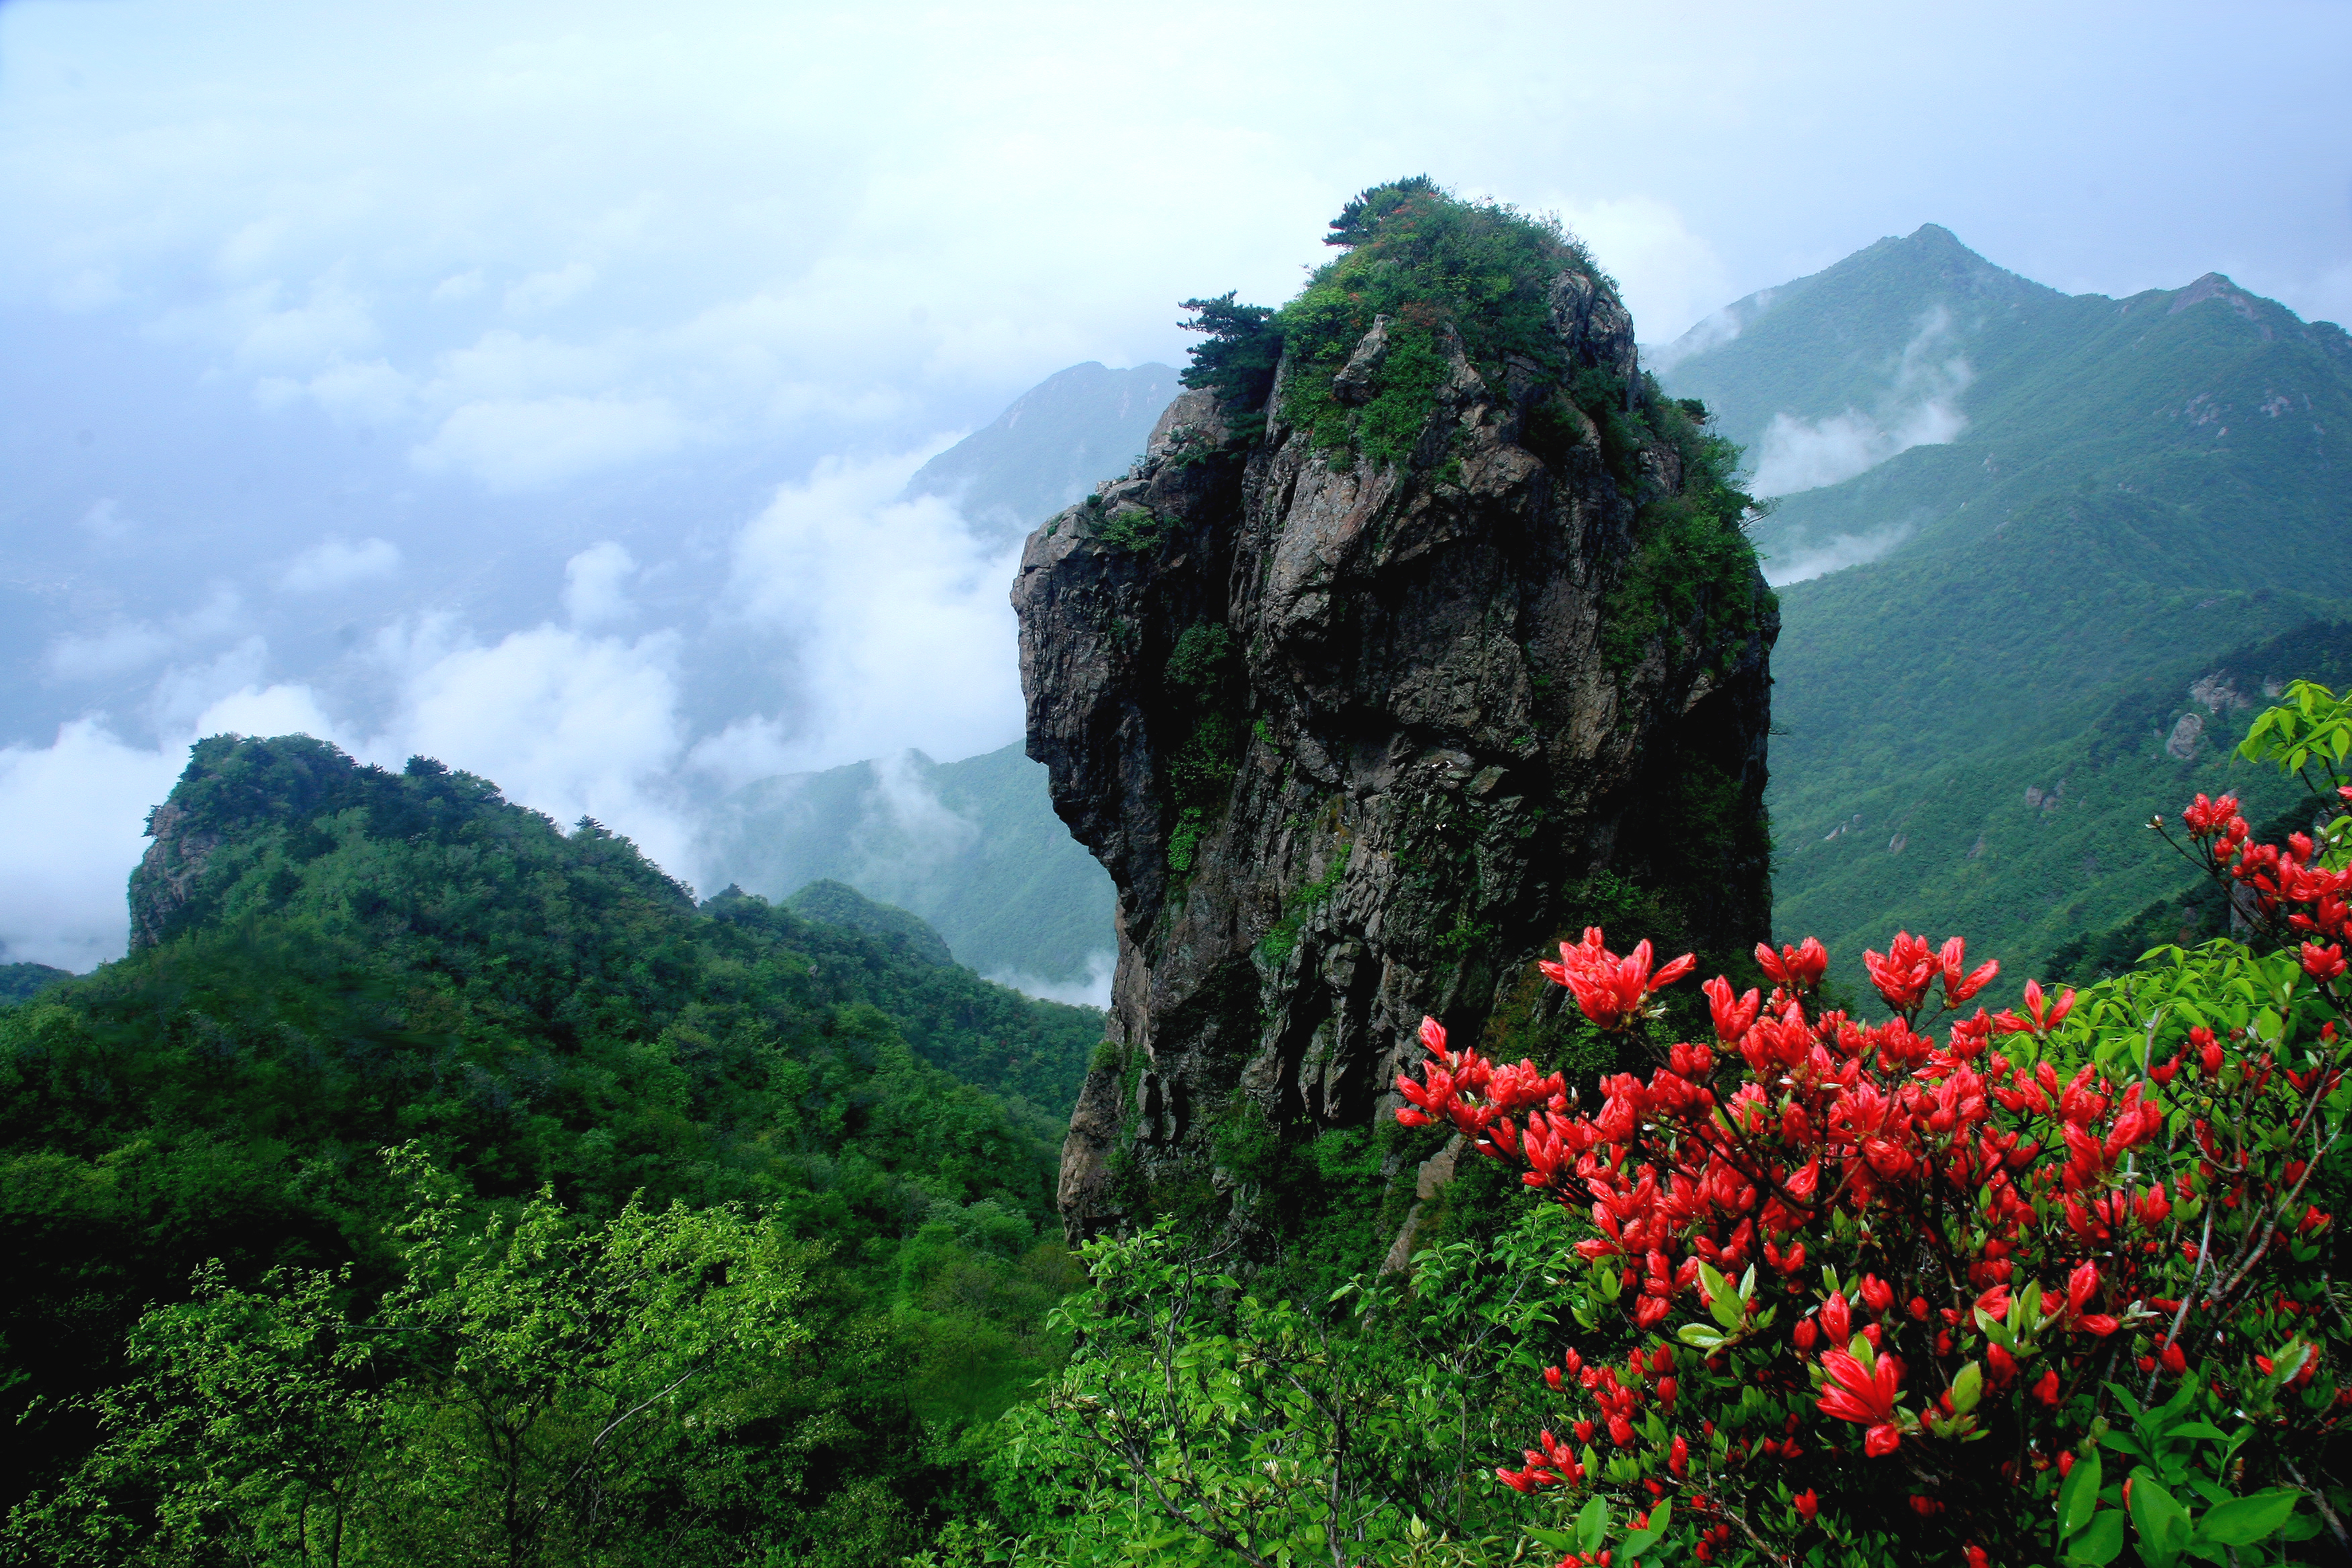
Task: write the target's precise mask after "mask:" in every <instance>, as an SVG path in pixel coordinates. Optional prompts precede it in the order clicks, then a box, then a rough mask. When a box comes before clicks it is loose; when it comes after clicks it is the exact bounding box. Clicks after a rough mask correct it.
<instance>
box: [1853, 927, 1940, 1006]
mask: <svg viewBox="0 0 2352 1568" xmlns="http://www.w3.org/2000/svg"><path fill="white" fill-rule="evenodd" d="M1862 966H1863V968H1864V969H1866V970H1868V971H1869V972H1870V983H1871V984H1873V985H1874V986H1876V987H1877V988H1878V994H1880V995H1881V996H1884V997H1885V998H1886V1005H1888V1006H1889V1007H1892V1008H1894V1009H1895V1011H1896V1012H1898V1013H1903V1014H1908V1013H1910V1012H1911V1011H1912V1010H1913V1009H1914V1008H1916V1007H1917V1006H1918V1005H1919V1002H1920V999H1921V998H1923V997H1924V996H1926V995H1927V985H1928V983H1929V982H1930V981H1932V980H1934V979H1935V978H1936V977H1937V975H1938V974H1940V973H1943V968H1942V965H1941V963H1940V962H1939V961H1938V960H1937V956H1936V953H1935V952H1934V951H1933V950H1932V949H1930V948H1929V947H1928V945H1927V939H1926V938H1925V937H1916V936H1913V935H1912V934H1911V933H1910V932H1909V931H1896V932H1895V940H1894V941H1893V942H1888V943H1887V944H1886V951H1885V952H1870V951H1869V950H1868V949H1864V952H1863V955H1862Z"/></svg>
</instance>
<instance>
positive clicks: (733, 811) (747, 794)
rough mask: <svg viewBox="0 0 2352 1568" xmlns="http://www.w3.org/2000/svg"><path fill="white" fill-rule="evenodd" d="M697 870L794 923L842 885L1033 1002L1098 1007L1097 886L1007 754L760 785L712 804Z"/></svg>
mask: <svg viewBox="0 0 2352 1568" xmlns="http://www.w3.org/2000/svg"><path fill="white" fill-rule="evenodd" d="M706 858H707V859H708V860H709V862H710V863H713V864H716V865H718V866H719V867H721V868H722V871H721V875H722V876H723V877H724V878H726V879H729V880H731V881H734V882H738V883H740V884H741V885H742V886H743V887H745V888H747V889H751V891H753V892H757V893H761V894H764V895H766V896H767V897H770V898H772V899H776V900H783V901H784V902H786V903H787V904H789V905H790V906H791V907H793V908H795V909H797V908H799V907H800V905H801V897H800V895H801V891H802V889H804V888H806V887H807V886H808V884H811V883H817V882H824V881H832V882H835V883H841V884H846V885H847V886H848V887H850V888H854V889H856V890H857V891H858V892H859V893H862V894H864V895H865V896H866V897H867V898H869V899H873V900H879V901H880V902H882V903H885V904H889V905H895V906H897V907H898V908H899V909H901V910H908V911H911V912H912V913H913V914H915V915H917V916H919V917H920V918H921V919H922V920H923V921H926V922H928V923H929V926H930V927H931V929H933V930H935V931H937V932H938V933H939V935H940V937H942V938H944V939H945V940H946V942H947V945H948V947H949V948H950V950H952V952H954V954H955V958H956V961H957V962H959V963H964V964H967V965H969V966H970V967H971V968H973V969H976V970H978V971H980V972H981V973H983V974H988V975H991V976H994V977H996V978H999V979H1002V980H1004V981H1005V982H1006V983H1007V984H1019V985H1020V986H1021V987H1022V988H1023V989H1024V990H1026V991H1028V992H1030V993H1031V994H1040V995H1053V996H1056V997H1062V998H1066V999H1073V1000H1076V999H1081V998H1089V997H1094V996H1097V995H1103V994H1107V990H1106V987H1107V985H1108V976H1109V973H1110V962H1111V957H1112V953H1113V938H1112V934H1111V918H1112V900H1113V895H1112V889H1111V884H1110V878H1109V877H1108V875H1107V874H1106V873H1105V872H1104V870H1103V868H1101V867H1100V866H1098V865H1097V864H1096V863H1095V860H1094V858H1093V857H1092V856H1090V855H1088V854H1087V852H1086V850H1085V848H1084V847H1082V846H1080V845H1079V843H1078V842H1077V840H1076V839H1075V838H1072V837H1070V831H1069V829H1068V828H1067V827H1066V826H1063V824H1062V820H1061V818H1059V817H1057V816H1055V815H1054V806H1053V802H1052V800H1051V798H1050V797H1049V796H1048V795H1047V794H1046V788H1045V769H1044V768H1043V767H1041V766H1040V765H1038V764H1037V763H1033V762H1031V761H1030V760H1029V759H1028V757H1027V756H1026V755H1024V753H1023V751H1022V748H1021V745H1020V744H1019V743H1018V742H1015V743H1014V744H1013V745H1010V746H1005V747H1003V748H1001V749H1000V750H997V751H994V752H986V753H984V754H982V755H981V756H977V757H966V758H964V759H962V760H961V761H960V762H953V763H935V762H933V761H931V759H929V757H926V756H924V755H923V754H922V753H921V752H908V753H907V754H906V755H905V756H902V757H898V758H890V759H885V760H882V761H877V762H865V763H850V764H849V765H848V766H846V767H839V768H830V769H827V770H825V771H824V772H823V773H790V774H784V775H781V776H779V777H776V778H771V779H762V780H761V781H759V782H758V783H756V784H749V785H746V786H745V787H744V788H742V789H740V790H738V791H737V792H735V794H733V795H730V796H729V797H728V798H727V799H726V800H725V801H723V802H721V803H720V805H719V811H718V812H717V813H716V814H715V816H714V819H713V826H711V827H710V829H709V839H708V841H707V853H706ZM824 918H832V917H829V916H828V917H824Z"/></svg>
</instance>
